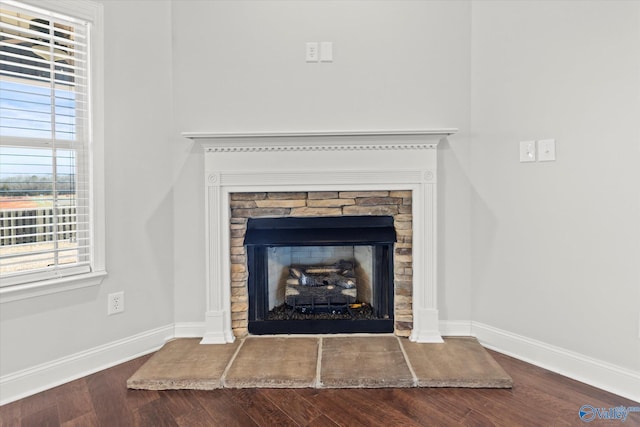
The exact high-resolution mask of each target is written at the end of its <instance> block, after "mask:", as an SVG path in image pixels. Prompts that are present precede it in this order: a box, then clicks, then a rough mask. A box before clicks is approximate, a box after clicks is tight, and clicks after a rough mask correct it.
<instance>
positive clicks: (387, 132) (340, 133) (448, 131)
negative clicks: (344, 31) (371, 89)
mask: <svg viewBox="0 0 640 427" xmlns="http://www.w3.org/2000/svg"><path fill="white" fill-rule="evenodd" d="M456 132H458V129H456V128H443V129H383V130H327V131H264V132H183V133H182V136H184V137H185V138H189V139H193V140H200V139H230V138H233V139H235V138H301V137H344V136H387V137H388V136H443V137H444V136H447V135H452V134H454V133H456Z"/></svg>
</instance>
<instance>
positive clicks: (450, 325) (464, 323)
mask: <svg viewBox="0 0 640 427" xmlns="http://www.w3.org/2000/svg"><path fill="white" fill-rule="evenodd" d="M440 335H442V336H443V337H468V336H471V320H441V321H440Z"/></svg>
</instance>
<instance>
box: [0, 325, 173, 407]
mask: <svg viewBox="0 0 640 427" xmlns="http://www.w3.org/2000/svg"><path fill="white" fill-rule="evenodd" d="M173 335H174V325H167V326H162V327H160V328H156V329H152V330H150V331H145V332H142V333H140V334H136V335H133V336H131V337H128V338H124V339H121V340H117V341H113V342H111V343H108V344H105V345H101V346H98V347H94V348H92V349H89V350H85V351H81V352H79V353H75V354H72V355H70V356H66V357H62V358H60V359H57V360H54V361H52V362H48V363H43V364H41V365H37V366H34V367H31V368H27V369H23V370H21V371H18V372H14V373H11V374H7V375H4V376H2V377H0V405H4V404H6V403H9V402H13V401H15V400H18V399H22V398H24V397H27V396H30V395H32V394H35V393H39V392H41V391H44V390H47V389H50V388H52V387H56V386H59V385H61V384H64V383H67V382H69V381H73V380H76V379H78V378H82V377H84V376H87V375H90V374H93V373H95V372H98V371H101V370H103V369H107V368H110V367H112V366H115V365H118V364H120V363H123V362H126V361H129V360H132V359H135V358H136V357H140V356H142V355H145V354H148V353H151V352H152V351H155V350H157V349H158V348H160V347H161V346H162V345H163V344H164V343H165V342H166V341H167V340H168V339H171V338H173Z"/></svg>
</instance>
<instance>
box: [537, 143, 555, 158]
mask: <svg viewBox="0 0 640 427" xmlns="http://www.w3.org/2000/svg"><path fill="white" fill-rule="evenodd" d="M555 159H556V140H555V139H541V140H539V141H538V160H539V161H541V162H551V161H553V160H555Z"/></svg>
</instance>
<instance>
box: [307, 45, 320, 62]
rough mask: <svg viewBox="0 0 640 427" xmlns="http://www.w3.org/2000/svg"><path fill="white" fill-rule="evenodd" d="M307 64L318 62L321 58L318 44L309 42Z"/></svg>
mask: <svg viewBox="0 0 640 427" xmlns="http://www.w3.org/2000/svg"><path fill="white" fill-rule="evenodd" d="M306 58H307V62H318V59H319V58H320V52H319V46H318V42H307V54H306Z"/></svg>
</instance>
